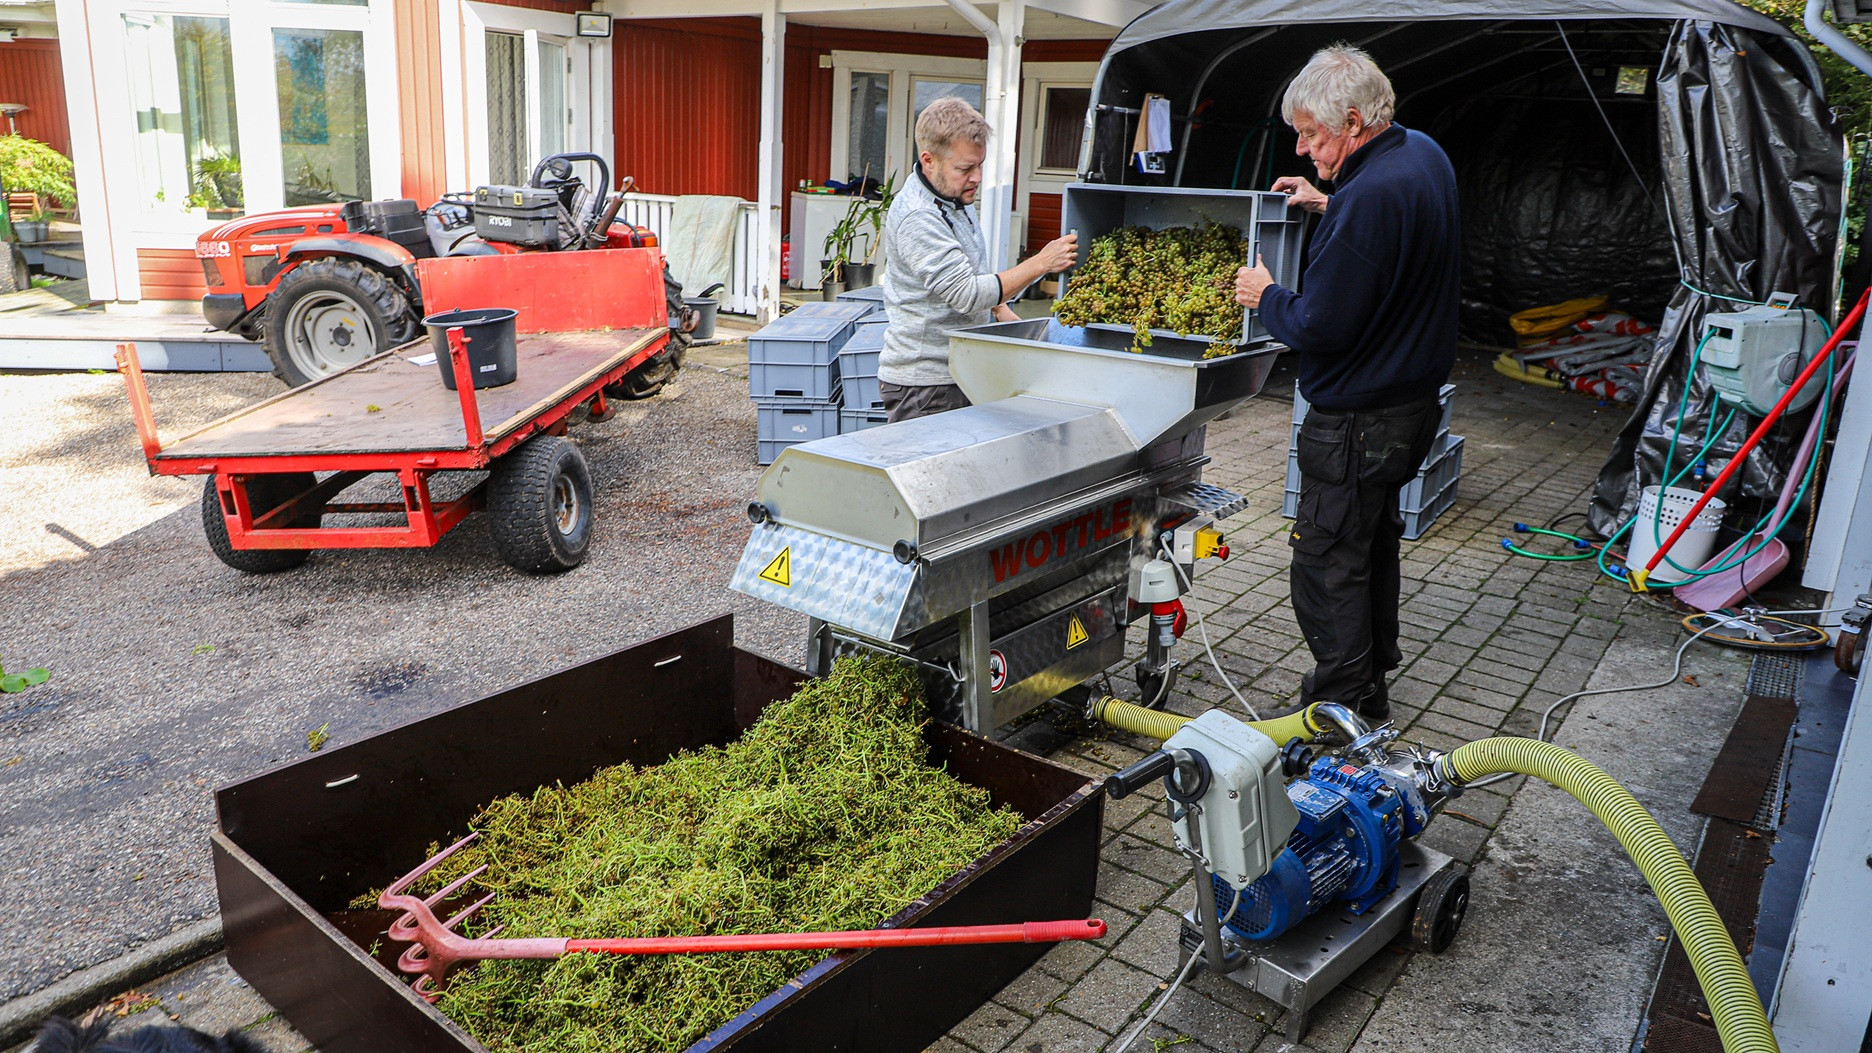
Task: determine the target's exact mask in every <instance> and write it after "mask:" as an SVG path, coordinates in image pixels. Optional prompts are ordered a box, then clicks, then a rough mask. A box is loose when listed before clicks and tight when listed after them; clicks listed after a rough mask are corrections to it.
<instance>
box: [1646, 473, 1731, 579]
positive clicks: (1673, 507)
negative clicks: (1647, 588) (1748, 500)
mask: <svg viewBox="0 0 1872 1053" xmlns="http://www.w3.org/2000/svg"><path fill="white" fill-rule="evenodd" d="M1702 496H1703V495H1702V494H1700V493H1698V492H1697V491H1695V490H1684V489H1680V488H1678V487H1675V486H1673V487H1671V488H1670V489H1668V490H1665V491H1664V510H1663V512H1662V513H1659V511H1658V488H1657V487H1655V486H1647V487H1645V488H1644V492H1643V493H1642V494H1641V495H1639V498H1638V521H1637V522H1635V523H1633V524H1632V532H1631V558H1630V559H1628V560H1626V561H1625V562H1626V566H1629V567H1631V568H1632V569H1633V570H1637V569H1639V568H1641V567H1643V566H1644V565H1645V564H1646V563H1649V562H1651V556H1652V555H1653V554H1654V553H1656V552H1657V550H1658V546H1659V545H1660V544H1663V543H1664V542H1665V541H1667V540H1669V538H1670V536H1671V531H1673V530H1676V529H1677V524H1679V523H1681V522H1683V519H1684V515H1685V513H1687V512H1689V511H1690V509H1691V508H1692V507H1694V506H1695V505H1696V503H1697V500H1698V499H1699V498H1701V497H1702ZM1726 508H1727V506H1726V505H1724V504H1723V503H1722V501H1721V500H1719V499H1717V498H1713V497H1712V498H1710V503H1709V504H1707V505H1704V506H1703V511H1701V512H1698V513H1697V517H1696V522H1694V523H1691V524H1690V529H1688V530H1685V531H1684V532H1683V536H1682V537H1680V538H1678V539H1677V543H1676V544H1675V545H1672V546H1671V548H1670V551H1669V552H1668V553H1667V555H1668V556H1669V557H1670V562H1663V561H1660V562H1659V563H1658V565H1657V569H1656V570H1654V571H1652V572H1651V577H1650V582H1651V583H1652V584H1654V585H1675V584H1678V583H1680V582H1683V581H1685V580H1688V579H1689V578H1690V575H1689V574H1686V573H1684V572H1683V571H1681V570H1678V569H1677V567H1673V566H1671V562H1674V563H1676V564H1677V565H1678V566H1681V567H1689V568H1691V569H1695V568H1697V567H1701V566H1702V565H1703V564H1704V563H1706V562H1708V561H1709V557H1710V553H1711V552H1712V551H1714V550H1715V548H1716V532H1717V531H1718V530H1720V529H1722V517H1723V511H1724V510H1725V509H1726Z"/></svg>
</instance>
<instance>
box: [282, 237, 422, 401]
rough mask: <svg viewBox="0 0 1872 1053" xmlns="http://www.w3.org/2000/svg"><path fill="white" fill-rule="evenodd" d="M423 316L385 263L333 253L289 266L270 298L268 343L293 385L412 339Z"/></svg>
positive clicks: (288, 380)
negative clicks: (377, 264)
mask: <svg viewBox="0 0 1872 1053" xmlns="http://www.w3.org/2000/svg"><path fill="white" fill-rule="evenodd" d="M418 321H419V319H418V318H417V317H416V312H415V311H414V310H413V309H412V308H411V307H410V302H409V297H407V296H405V295H404V294H403V290H402V289H400V288H398V287H397V285H396V283H395V282H393V281H391V280H390V278H389V277H388V276H387V275H385V274H384V273H383V272H382V271H379V270H375V269H373V268H371V267H370V266H368V265H366V264H364V263H362V262H360V261H358V260H352V259H344V258H342V257H328V258H326V259H318V260H312V261H310V262H307V263H302V264H300V265H299V266H297V267H294V268H293V269H292V270H290V271H287V272H286V274H285V276H284V277H282V278H281V279H280V282H279V285H278V286H277V287H275V288H274V290H273V293H272V295H270V296H268V297H267V301H266V332H265V336H266V350H267V357H268V358H271V359H272V360H273V372H274V374H275V375H277V376H278V377H279V378H280V379H281V380H283V381H285V382H286V384H287V386H289V387H295V388H296V387H299V386H300V385H302V384H310V383H311V382H313V381H314V380H319V379H321V378H324V377H328V376H330V375H332V374H333V373H336V372H338V371H339V370H340V369H343V368H345V367H346V366H351V365H356V364H357V363H359V362H362V361H364V360H365V359H367V358H369V357H371V356H372V355H375V354H377V353H378V352H380V351H388V350H389V349H390V348H393V347H396V346H397V345H398V344H403V343H407V342H408V341H409V340H411V339H412V338H413V337H415V335H416V325H417V322H418Z"/></svg>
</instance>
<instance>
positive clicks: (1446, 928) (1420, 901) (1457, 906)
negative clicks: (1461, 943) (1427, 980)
mask: <svg viewBox="0 0 1872 1053" xmlns="http://www.w3.org/2000/svg"><path fill="white" fill-rule="evenodd" d="M1468 913H1469V871H1468V870H1467V869H1465V868H1463V867H1459V866H1452V867H1450V868H1449V869H1448V870H1445V871H1443V872H1442V873H1440V874H1438V875H1437V876H1435V877H1433V878H1431V879H1430V880H1429V881H1426V882H1424V887H1423V889H1422V891H1420V892H1418V893H1417V909H1416V910H1415V911H1413V912H1412V913H1411V944H1412V946H1414V947H1416V949H1417V950H1420V951H1427V952H1429V953H1431V954H1442V953H1443V952H1444V951H1446V950H1448V949H1449V945H1450V943H1451V942H1453V941H1454V940H1455V939H1456V931H1457V930H1458V929H1460V928H1462V923H1463V918H1464V917H1466V916H1467V915H1468Z"/></svg>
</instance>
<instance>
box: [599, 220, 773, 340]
mask: <svg viewBox="0 0 1872 1053" xmlns="http://www.w3.org/2000/svg"><path fill="white" fill-rule="evenodd" d="M675 209H676V199H675V198H673V197H669V196H666V195H663V194H626V195H624V207H623V208H622V209H619V210H618V217H617V218H618V219H619V220H620V221H622V222H625V223H631V224H635V225H636V226H640V227H649V228H650V229H651V230H652V231H655V232H656V236H657V237H658V238H659V239H661V238H663V237H665V236H666V234H667V233H668V231H669V226H670V217H671V215H672V214H673V213H674V212H675ZM755 212H756V208H755V205H754V203H753V202H751V201H747V202H742V204H741V207H740V208H739V209H736V210H735V233H734V256H733V259H734V265H733V267H732V268H731V273H730V274H729V276H728V286H727V288H725V289H723V290H722V291H721V293H720V299H721V309H722V310H724V311H727V312H728V313H730V314H750V315H751V314H754V313H755V312H756V311H758V310H759V308H760V292H759V288H758V278H757V275H758V273H759V270H760V268H759V267H758V265H757V264H756V262H755V259H754V254H755V253H754V244H755V242H754V215H755Z"/></svg>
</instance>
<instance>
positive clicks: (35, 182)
mask: <svg viewBox="0 0 1872 1053" xmlns="http://www.w3.org/2000/svg"><path fill="white" fill-rule="evenodd" d="M8 192H25V193H29V194H36V195H38V196H39V197H41V198H45V199H49V200H52V201H56V202H58V203H59V204H61V205H66V206H70V205H75V204H77V203H78V187H77V185H76V184H74V183H73V182H72V163H71V158H69V157H66V156H65V155H64V154H62V153H59V152H58V151H57V150H54V149H52V148H51V147H50V146H47V145H46V144H45V143H42V142H40V141H39V140H37V139H28V138H26V137H25V136H23V135H0V201H4V200H5V198H4V196H3V195H4V194H6V193H8ZM6 211H8V210H6V209H0V212H6ZM24 222H30V221H22V223H24Z"/></svg>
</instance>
